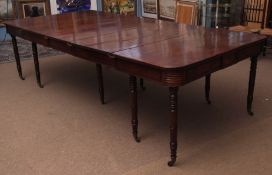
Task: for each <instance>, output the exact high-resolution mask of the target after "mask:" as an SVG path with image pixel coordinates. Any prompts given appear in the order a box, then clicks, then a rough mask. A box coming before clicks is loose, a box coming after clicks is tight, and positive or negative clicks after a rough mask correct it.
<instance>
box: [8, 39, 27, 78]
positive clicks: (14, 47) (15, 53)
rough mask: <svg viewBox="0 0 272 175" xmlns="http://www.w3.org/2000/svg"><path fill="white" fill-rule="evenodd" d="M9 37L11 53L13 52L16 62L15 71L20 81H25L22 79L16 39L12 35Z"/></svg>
mask: <svg viewBox="0 0 272 175" xmlns="http://www.w3.org/2000/svg"><path fill="white" fill-rule="evenodd" d="M10 36H11V38H12V46H13V52H14V57H15V60H16V65H17V71H18V74H19V77H20V78H21V80H25V78H24V77H23V74H22V67H21V61H20V56H19V52H18V46H17V40H16V37H15V36H14V35H10Z"/></svg>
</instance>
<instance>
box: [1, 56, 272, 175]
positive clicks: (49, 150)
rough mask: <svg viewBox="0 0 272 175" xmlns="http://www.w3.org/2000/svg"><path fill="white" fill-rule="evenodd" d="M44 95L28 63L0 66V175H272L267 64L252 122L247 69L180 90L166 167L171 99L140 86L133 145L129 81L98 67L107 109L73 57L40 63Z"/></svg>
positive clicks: (269, 61)
mask: <svg viewBox="0 0 272 175" xmlns="http://www.w3.org/2000/svg"><path fill="white" fill-rule="evenodd" d="M40 64H41V72H42V81H43V82H44V84H45V88H44V89H40V88H38V87H37V85H36V81H35V73H34V68H33V61H32V60H28V61H24V62H23V63H22V67H23V74H24V75H25V77H26V80H25V81H21V80H20V79H19V78H18V76H17V72H16V66H15V64H14V63H9V64H0V70H1V73H0V81H1V86H0V99H1V101H0V109H1V110H0V121H1V122H0V174H1V175H17V174H18V175H24V174H25V175H37V174H39V175H75V174H76V175H85V174H93V175H96V174H97V175H104V174H105V175H153V174H154V175H168V174H169V175H174V174H176V175H181V174H182V175H219V174H220V175H230V174H231V175H244V174H247V175H256V174H262V175H271V172H272V165H271V162H272V149H271V148H272V139H271V138H272V109H271V106H272V90H271V87H272V80H271V77H270V76H271V75H272V57H271V55H270V57H266V58H261V59H260V61H259V65H258V71H257V80H256V91H255V99H254V107H253V109H254V112H255V116H254V117H250V116H248V115H247V112H246V108H245V106H246V103H245V102H246V101H245V100H246V92H247V83H248V74H249V61H248V60H247V61H243V62H241V63H239V64H237V65H235V66H233V67H231V68H228V69H224V70H222V71H219V72H217V73H215V74H213V76H212V85H211V99H212V105H208V104H206V103H205V100H204V80H203V79H201V80H198V81H195V82H193V83H191V84H189V85H187V86H185V87H183V88H181V89H180V94H179V97H180V98H179V101H180V103H179V138H178V141H179V145H178V160H177V164H176V166H175V167H173V168H169V167H168V166H167V165H166V162H167V161H168V160H169V144H168V142H169V130H168V91H167V89H166V88H163V87H162V86H160V85H157V84H156V83H152V82H148V81H146V87H147V90H146V91H145V92H143V91H139V135H140V137H142V142H141V143H135V142H134V140H133V139H132V134H131V126H130V109H129V103H128V76H127V75H125V74H122V73H119V72H115V71H114V70H112V69H109V68H107V67H106V68H105V71H104V72H105V73H104V77H105V93H106V94H105V96H106V102H107V104H106V105H101V104H100V101H99V97H98V93H97V81H96V71H95V66H94V65H93V64H92V63H88V62H86V61H83V60H80V59H77V58H74V57H72V56H67V55H63V56H57V57H50V58H47V59H41V60H40Z"/></svg>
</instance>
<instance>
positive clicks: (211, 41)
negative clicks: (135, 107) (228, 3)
mask: <svg viewBox="0 0 272 175" xmlns="http://www.w3.org/2000/svg"><path fill="white" fill-rule="evenodd" d="M6 24H7V25H8V26H13V27H19V28H20V29H21V30H25V31H29V32H32V33H37V34H42V35H44V36H47V37H49V38H54V39H57V40H61V41H65V42H67V43H70V44H73V45H74V46H81V47H85V48H87V49H90V50H93V51H96V52H101V53H111V54H112V55H115V56H118V57H120V58H123V59H129V60H131V61H133V62H138V63H141V64H145V65H151V66H154V67H157V68H161V69H173V68H174V69H175V68H185V67H188V66H191V65H193V64H196V63H199V62H201V61H205V60H207V59H212V58H214V57H218V56H220V55H223V54H226V53H227V52H231V51H233V50H235V49H241V48H242V47H247V46H248V45H251V44H253V43H255V42H260V41H262V42H263V40H264V39H265V37H264V36H261V35H257V34H250V33H239V32H231V31H228V30H224V29H206V28H203V27H198V26H190V25H182V24H176V23H173V22H169V21H161V20H155V19H148V18H138V17H135V16H130V15H128V16H123V15H113V14H106V13H103V12H94V11H90V12H81V13H67V14H64V15H52V16H44V17H37V18H31V19H30V18H28V19H24V20H15V21H9V22H6Z"/></svg>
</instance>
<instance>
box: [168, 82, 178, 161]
mask: <svg viewBox="0 0 272 175" xmlns="http://www.w3.org/2000/svg"><path fill="white" fill-rule="evenodd" d="M169 101H170V150H171V152H170V153H171V160H170V161H169V162H168V166H173V165H174V164H175V162H176V159H177V132H178V130H177V129H178V109H177V108H178V107H177V105H178V87H170V88H169Z"/></svg>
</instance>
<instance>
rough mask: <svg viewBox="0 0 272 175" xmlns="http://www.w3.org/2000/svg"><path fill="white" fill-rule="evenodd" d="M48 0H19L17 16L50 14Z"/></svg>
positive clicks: (26, 16)
mask: <svg viewBox="0 0 272 175" xmlns="http://www.w3.org/2000/svg"><path fill="white" fill-rule="evenodd" d="M50 14H51V11H50V3H49V0H19V1H18V14H17V16H18V18H28V17H37V16H46V15H50Z"/></svg>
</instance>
